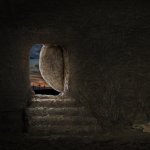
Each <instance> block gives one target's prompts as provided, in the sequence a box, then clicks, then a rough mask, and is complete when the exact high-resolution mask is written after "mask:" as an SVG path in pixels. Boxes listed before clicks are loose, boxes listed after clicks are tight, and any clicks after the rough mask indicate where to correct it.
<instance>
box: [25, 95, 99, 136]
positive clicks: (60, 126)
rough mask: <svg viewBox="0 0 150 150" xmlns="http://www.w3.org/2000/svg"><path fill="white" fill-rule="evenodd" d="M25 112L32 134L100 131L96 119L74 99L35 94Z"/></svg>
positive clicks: (72, 134)
mask: <svg viewBox="0 0 150 150" xmlns="http://www.w3.org/2000/svg"><path fill="white" fill-rule="evenodd" d="M26 114H27V118H28V132H29V134H30V135H32V136H51V135H59V136H93V135H96V134H98V133H99V132H100V131H101V129H100V127H99V126H98V124H97V120H96V119H95V118H94V117H92V116H91V114H89V112H88V111H87V110H86V109H85V108H84V107H83V106H81V104H79V103H77V102H76V101H75V100H74V99H69V98H60V97H52V98H51V97H48V96H47V97H44V96H43V97H41V96H36V97H35V98H33V100H32V104H31V106H30V107H29V108H27V110H26Z"/></svg>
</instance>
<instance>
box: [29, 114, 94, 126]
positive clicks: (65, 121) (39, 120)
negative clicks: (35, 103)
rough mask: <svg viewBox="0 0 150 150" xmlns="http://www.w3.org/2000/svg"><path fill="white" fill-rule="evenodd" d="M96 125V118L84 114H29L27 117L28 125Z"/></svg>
mask: <svg viewBox="0 0 150 150" xmlns="http://www.w3.org/2000/svg"><path fill="white" fill-rule="evenodd" d="M93 124H94V125H96V124H97V120H96V119H95V118H93V117H84V116H64V115H55V116H54V115H53V116H49V115H47V116H31V117H30V118H29V125H30V126H36V125H59V126H63V125H72V126H75V125H93Z"/></svg>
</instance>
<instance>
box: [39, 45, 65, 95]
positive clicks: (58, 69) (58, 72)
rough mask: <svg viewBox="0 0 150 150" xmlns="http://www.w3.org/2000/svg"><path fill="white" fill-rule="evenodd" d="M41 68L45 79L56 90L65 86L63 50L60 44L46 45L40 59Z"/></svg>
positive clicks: (61, 89) (60, 89) (60, 90)
mask: <svg viewBox="0 0 150 150" xmlns="http://www.w3.org/2000/svg"><path fill="white" fill-rule="evenodd" d="M39 69H40V72H41V75H42V77H43V78H44V80H45V81H46V82H47V83H48V84H49V86H51V87H52V88H54V89H55V90H57V91H59V92H62V91H63V88H64V59H63V50H62V49H61V48H60V47H58V46H51V45H44V46H43V48H42V50H41V53H40V60H39Z"/></svg>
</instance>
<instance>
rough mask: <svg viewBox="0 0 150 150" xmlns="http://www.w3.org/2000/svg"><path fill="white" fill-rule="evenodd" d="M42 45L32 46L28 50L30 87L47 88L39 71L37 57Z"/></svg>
mask: <svg viewBox="0 0 150 150" xmlns="http://www.w3.org/2000/svg"><path fill="white" fill-rule="evenodd" d="M41 48H42V44H34V45H33V46H32V47H31V49H30V81H31V86H39V85H40V86H41V87H44V86H45V87H48V85H47V83H46V82H45V81H44V79H43V78H42V76H41V73H40V71H39V55H40V51H41Z"/></svg>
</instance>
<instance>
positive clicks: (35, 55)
mask: <svg viewBox="0 0 150 150" xmlns="http://www.w3.org/2000/svg"><path fill="white" fill-rule="evenodd" d="M42 46H43V45H42V44H34V45H33V46H32V47H31V49H30V59H39V54H40V51H41V48H42Z"/></svg>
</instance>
